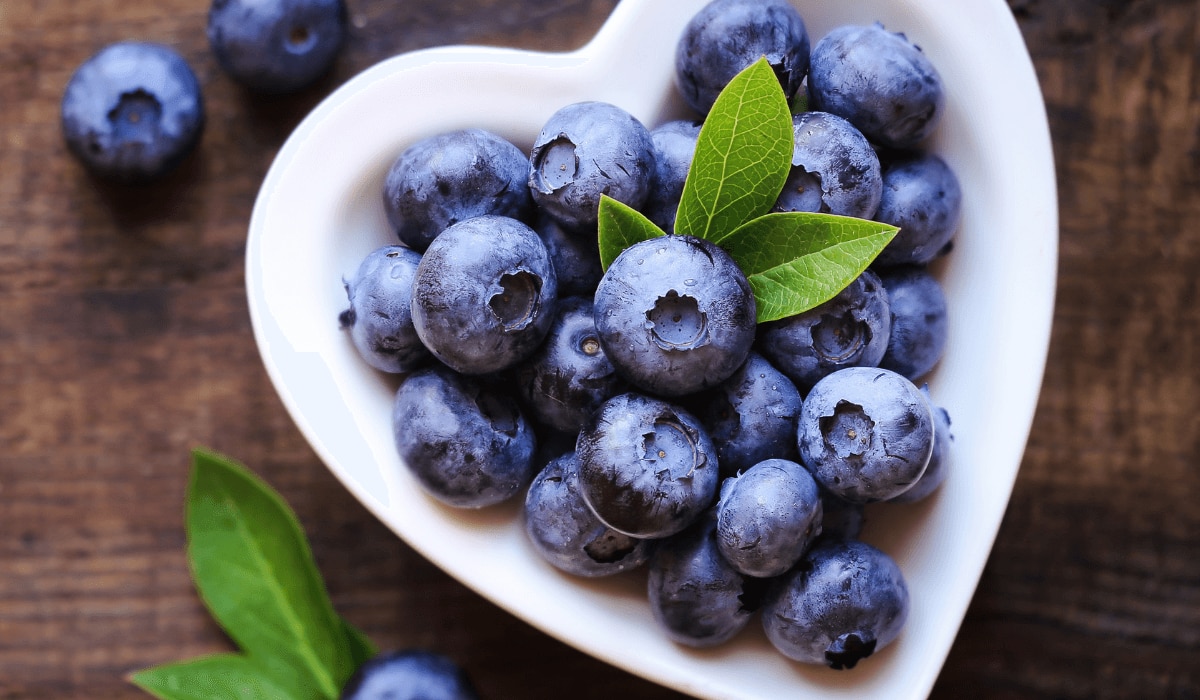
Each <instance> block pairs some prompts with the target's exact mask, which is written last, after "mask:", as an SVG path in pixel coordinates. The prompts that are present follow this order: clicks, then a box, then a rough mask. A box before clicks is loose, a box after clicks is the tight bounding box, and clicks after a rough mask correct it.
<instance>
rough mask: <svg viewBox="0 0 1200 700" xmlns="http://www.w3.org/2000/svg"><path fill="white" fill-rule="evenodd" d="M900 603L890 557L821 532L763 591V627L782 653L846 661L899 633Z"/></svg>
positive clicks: (902, 589)
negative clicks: (819, 539)
mask: <svg viewBox="0 0 1200 700" xmlns="http://www.w3.org/2000/svg"><path fill="white" fill-rule="evenodd" d="M908 607H909V598H908V586H907V584H906V583H905V582H904V575H903V574H902V573H901V572H900V567H898V566H897V565H896V562H895V561H893V560H892V558H891V557H889V556H888V555H887V554H884V553H883V552H881V551H879V550H878V549H876V548H874V547H872V546H871V545H869V544H865V543H863V542H857V541H852V540H825V541H822V542H821V543H819V544H818V545H817V546H815V547H813V548H812V549H811V550H810V551H809V553H808V554H807V555H805V557H804V558H803V559H802V560H801V561H800V563H799V564H798V565H797V566H796V567H795V568H794V569H792V570H791V571H790V572H788V574H787V575H785V576H784V577H783V578H782V579H780V580H779V581H778V585H777V586H775V587H773V589H772V590H771V591H770V592H769V593H768V594H767V596H766V599H765V601H764V604H763V608H762V611H763V618H762V619H763V629H764V630H766V633H767V638H768V639H769V640H770V641H771V644H773V645H774V646H775V648H776V649H778V650H779V651H780V652H781V653H782V654H783V655H784V656H786V657H788V658H789V659H792V660H794V661H801V662H804V663H810V664H825V665H828V666H829V667H830V668H834V669H839V670H840V669H848V668H854V666H855V665H856V664H857V663H858V662H859V661H861V660H862V659H865V658H866V657H868V656H870V655H871V654H873V653H874V652H876V651H879V650H880V649H883V648H884V647H886V646H887V645H888V644H890V643H891V642H892V641H893V640H894V639H895V638H896V637H897V636H898V635H899V634H900V630H901V628H903V627H904V622H905V620H906V619H907V618H908Z"/></svg>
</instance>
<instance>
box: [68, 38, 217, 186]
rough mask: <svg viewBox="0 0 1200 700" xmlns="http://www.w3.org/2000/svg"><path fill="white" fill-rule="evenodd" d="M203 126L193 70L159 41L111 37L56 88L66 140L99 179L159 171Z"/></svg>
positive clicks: (151, 176) (175, 160) (133, 178)
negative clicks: (63, 85)
mask: <svg viewBox="0 0 1200 700" xmlns="http://www.w3.org/2000/svg"><path fill="white" fill-rule="evenodd" d="M203 127H204V102H203V99H202V97H201V94H200V83H199V82H198V81H197V80H196V74H195V73H193V72H192V69H191V67H190V66H188V63H187V61H185V60H184V58H183V57H182V56H180V55H179V54H178V53H177V52H176V51H175V50H174V49H171V48H169V47H167V46H163V45H161V44H152V43H144V42H122V43H118V44H111V45H109V46H107V47H105V48H104V49H102V50H101V51H100V52H99V53H97V54H96V55H94V56H92V57H91V58H89V59H88V60H87V61H86V62H84V63H83V65H81V66H80V67H79V68H78V69H77V70H76V71H75V74H74V75H72V76H71V80H70V82H68V83H67V87H66V90H65V91H64V92H63V100H62V130H63V136H64V138H65V139H66V142H67V147H68V148H69V149H70V151H71V153H72V155H74V156H75V157H76V158H77V159H78V160H79V162H81V163H82V164H83V165H84V167H85V168H87V170H88V171H90V172H91V173H93V174H94V175H96V176H97V177H99V178H102V179H105V180H113V181H117V182H125V183H139V182H149V181H152V180H156V179H159V178H161V177H163V176H164V175H166V174H167V173H168V172H170V171H171V170H173V169H174V168H175V167H176V166H178V165H179V163H180V162H181V161H182V160H183V159H184V157H185V156H187V154H188V153H190V152H191V151H192V149H193V148H195V146H196V143H197V142H198V141H199V140H200V134H201V131H202V130H203Z"/></svg>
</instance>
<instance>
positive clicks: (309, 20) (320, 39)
mask: <svg viewBox="0 0 1200 700" xmlns="http://www.w3.org/2000/svg"><path fill="white" fill-rule="evenodd" d="M346 24H347V21H346V6H345V4H344V3H343V1H342V0H213V4H212V7H211V8H210V9H209V12H208V43H209V46H211V47H212V52H213V55H214V56H216V58H217V63H219V64H220V66H221V68H222V69H224V70H225V72H226V73H228V74H229V76H230V77H232V78H233V79H234V80H236V81H237V82H239V83H241V84H242V85H244V86H246V87H247V88H249V89H251V90H253V91H255V92H259V93H268V94H270V93H288V92H295V91H296V90H299V89H301V88H303V87H305V86H307V85H309V84H310V83H312V82H313V81H315V80H316V79H317V78H320V77H321V76H322V75H324V74H325V73H327V72H329V70H330V68H332V67H333V62H334V60H335V59H336V58H337V55H338V51H340V50H341V47H342V43H343V42H344V41H345V37H346Z"/></svg>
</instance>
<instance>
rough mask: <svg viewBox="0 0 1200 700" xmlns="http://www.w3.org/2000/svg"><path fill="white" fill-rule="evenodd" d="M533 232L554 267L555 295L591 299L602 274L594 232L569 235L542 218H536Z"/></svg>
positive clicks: (546, 217) (560, 227) (549, 220)
mask: <svg viewBox="0 0 1200 700" xmlns="http://www.w3.org/2000/svg"><path fill="white" fill-rule="evenodd" d="M534 230H535V231H537V234H538V237H539V238H541V239H542V243H543V244H545V246H546V252H547V253H549V254H550V262H551V263H553V264H554V272H555V276H556V277H557V278H558V295H559V296H561V297H569V296H587V297H591V296H592V295H594V294H595V293H596V285H598V284H600V277H601V276H602V275H603V274H604V268H603V267H601V265H600V247H599V246H598V245H597V244H596V236H597V233H596V230H595V229H591V230H588V231H583V232H578V233H576V232H570V231H567V230H566V229H564V228H563V227H562V226H559V225H558V222H557V221H555V220H554V219H552V218H550V217H549V216H545V215H543V216H539V217H538V219H537V223H536V224H535V225H534Z"/></svg>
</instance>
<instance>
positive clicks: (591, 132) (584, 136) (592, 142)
mask: <svg viewBox="0 0 1200 700" xmlns="http://www.w3.org/2000/svg"><path fill="white" fill-rule="evenodd" d="M526 167H527V168H528V170H527V174H528V178H529V190H530V192H531V193H532V194H533V200H534V202H535V203H537V204H538V206H540V207H541V208H542V210H543V211H545V212H546V213H548V214H549V215H550V216H552V217H554V219H555V220H556V221H558V222H559V223H560V224H562V225H563V226H564V227H566V228H568V229H571V230H580V229H588V228H595V226H596V221H597V214H598V212H599V207H600V195H602V194H606V195H608V196H609V197H612V198H613V199H616V200H618V201H620V202H623V203H624V204H627V205H629V206H630V207H633V208H634V209H637V208H639V207H641V206H642V203H643V202H645V201H646V195H647V194H648V193H649V188H650V173H651V172H652V171H653V169H654V146H653V143H652V142H651V140H650V132H649V131H647V130H646V127H645V126H644V125H643V124H642V123H641V122H640V121H638V120H637V118H635V117H634V116H633V115H631V114H630V113H628V112H626V111H625V110H623V109H621V108H620V107H617V106H616V105H612V104H608V103H607V102H578V103H575V104H571V105H567V106H566V107H563V108H562V109H560V110H558V111H557V112H555V113H554V114H553V115H551V116H550V119H549V120H547V121H546V124H545V126H543V127H542V131H541V133H540V134H539V135H538V137H537V140H536V141H534V143H533V150H532V151H531V153H530V155H529V163H528V164H527V166H526Z"/></svg>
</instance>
